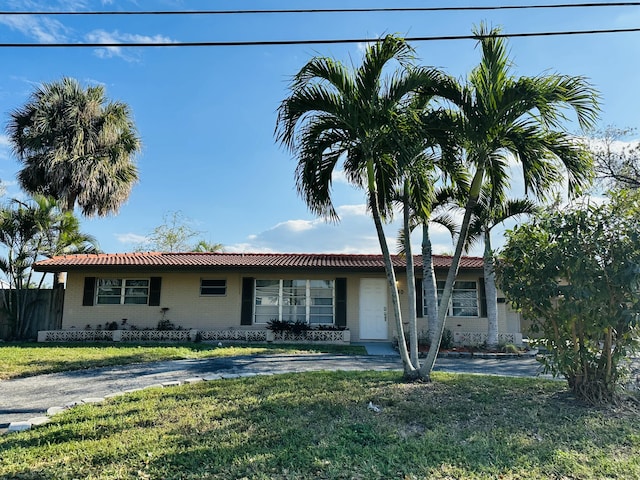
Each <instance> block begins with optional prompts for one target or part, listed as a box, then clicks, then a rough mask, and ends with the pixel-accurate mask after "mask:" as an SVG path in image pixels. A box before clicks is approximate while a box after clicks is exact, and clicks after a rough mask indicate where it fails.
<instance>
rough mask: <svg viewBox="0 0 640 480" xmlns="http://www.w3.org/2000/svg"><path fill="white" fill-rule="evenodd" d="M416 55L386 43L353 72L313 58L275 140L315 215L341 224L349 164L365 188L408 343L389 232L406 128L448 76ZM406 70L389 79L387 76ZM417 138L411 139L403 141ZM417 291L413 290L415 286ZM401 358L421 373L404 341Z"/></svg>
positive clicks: (408, 370) (408, 153)
mask: <svg viewBox="0 0 640 480" xmlns="http://www.w3.org/2000/svg"><path fill="white" fill-rule="evenodd" d="M413 57H414V51H413V49H412V48H411V47H410V46H409V45H408V44H407V43H406V42H405V41H404V40H402V39H399V38H397V37H394V36H391V35H389V36H386V37H385V38H384V39H382V40H381V41H379V42H377V43H375V44H373V45H370V46H369V47H368V48H367V51H366V54H365V57H364V60H363V62H362V64H361V65H360V66H359V67H357V68H356V67H354V68H353V70H351V69H349V68H347V67H345V66H344V65H342V64H341V63H339V62H337V61H335V60H333V59H330V58H324V57H316V58H313V59H311V60H310V61H309V62H308V63H307V64H306V65H304V66H303V67H302V69H301V70H300V71H299V72H298V73H297V74H296V75H295V76H294V77H293V80H292V82H291V85H290V90H291V94H290V96H289V97H288V98H286V99H285V100H283V102H282V103H281V104H280V107H279V110H278V119H277V127H276V137H277V139H278V141H280V142H281V143H282V144H283V145H284V146H286V147H287V148H289V149H290V150H291V151H292V152H293V153H294V155H295V156H296V157H297V160H298V165H297V169H296V173H295V177H296V185H297V188H298V192H299V193H300V194H301V196H302V197H303V198H304V200H305V202H306V203H307V206H308V207H309V209H310V210H311V211H313V212H314V213H316V214H318V215H321V216H324V217H327V218H330V219H332V220H338V216H337V213H336V211H335V208H334V206H333V202H332V198H331V185H332V174H333V172H334V170H335V168H336V166H337V165H338V164H339V163H342V166H343V169H344V172H345V175H346V177H347V179H348V180H349V181H350V182H351V183H352V184H354V185H355V186H357V187H359V188H362V189H364V191H365V192H366V194H367V198H368V207H369V210H370V211H371V215H372V217H373V221H374V225H375V228H376V233H377V235H378V241H379V243H380V248H381V250H382V255H383V258H384V263H385V271H386V276H387V282H388V288H389V292H390V295H391V300H392V308H393V312H394V316H395V319H396V328H397V331H398V336H399V338H403V336H404V327H403V322H402V315H401V312H400V302H399V296H398V289H397V285H396V277H395V271H394V269H393V265H392V262H391V255H390V252H389V247H388V245H387V242H386V238H385V235H384V231H383V222H384V221H385V220H387V219H389V218H390V217H391V215H392V213H393V210H392V200H393V196H394V191H395V188H396V187H397V186H398V185H399V184H402V182H403V178H404V170H405V168H406V167H407V165H406V162H407V160H408V159H410V158H413V156H414V155H413V153H414V150H408V146H409V145H410V142H411V141H412V140H414V138H413V135H412V134H411V132H412V130H411V128H409V130H407V123H408V122H409V121H410V120H411V118H412V117H413V115H412V113H414V111H415V110H414V109H416V108H418V107H422V106H423V105H419V104H417V103H416V102H417V101H418V100H419V99H418V98H417V95H416V94H417V91H418V89H422V90H423V93H425V98H426V99H427V100H428V99H429V98H430V97H431V96H432V94H431V93H429V92H426V91H427V90H429V89H431V90H433V89H437V85H438V84H439V82H441V81H442V77H443V76H442V74H441V73H440V72H439V71H437V70H433V69H427V68H418V67H415V66H413V65H412V63H411V62H412V61H413ZM394 65H399V67H398V70H397V71H395V72H394V73H393V74H391V75H389V76H385V75H384V73H385V71H387V70H388V69H392V68H393V66H394ZM407 131H409V132H410V134H409V135H408V136H405V135H404V134H406V133H407ZM408 287H410V286H408ZM400 354H401V356H402V360H403V363H404V369H405V374H407V375H409V374H412V372H415V371H416V366H415V365H414V364H413V363H412V362H411V359H410V358H409V354H408V351H407V348H406V345H405V344H404V342H400Z"/></svg>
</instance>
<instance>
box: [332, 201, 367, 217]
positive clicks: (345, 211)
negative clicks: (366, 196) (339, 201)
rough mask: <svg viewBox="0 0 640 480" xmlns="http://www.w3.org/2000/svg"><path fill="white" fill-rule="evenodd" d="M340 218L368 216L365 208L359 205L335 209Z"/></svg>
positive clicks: (342, 206)
mask: <svg viewBox="0 0 640 480" xmlns="http://www.w3.org/2000/svg"><path fill="white" fill-rule="evenodd" d="M336 211H337V212H338V215H339V216H340V218H342V217H365V216H367V215H368V213H367V206H366V205H365V204H361V205H340V206H338V207H336Z"/></svg>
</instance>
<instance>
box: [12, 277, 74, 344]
mask: <svg viewBox="0 0 640 480" xmlns="http://www.w3.org/2000/svg"><path fill="white" fill-rule="evenodd" d="M5 293H7V292H5ZM27 302H28V303H29V304H30V308H32V309H33V317H32V321H31V325H30V328H29V330H28V331H27V333H26V335H25V336H24V339H36V338H37V337H38V331H39V330H57V329H60V328H61V327H62V305H63V303H64V289H63V288H56V289H41V290H39V291H38V290H35V289H34V290H29V291H28V294H27ZM11 337H12V325H11V320H10V318H9V314H8V313H7V312H6V311H4V310H0V339H3V340H8V339H11Z"/></svg>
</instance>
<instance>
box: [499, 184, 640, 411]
mask: <svg viewBox="0 0 640 480" xmlns="http://www.w3.org/2000/svg"><path fill="white" fill-rule="evenodd" d="M637 200H638V197H637V194H630V193H627V192H617V193H616V194H612V195H611V196H610V199H609V201H607V202H606V203H605V204H602V205H593V204H591V205H589V204H586V205H585V204H582V205H579V206H573V207H569V208H566V209H563V210H562V211H553V212H548V213H544V214H541V215H539V216H538V217H536V218H535V219H533V220H532V221H531V222H530V223H528V224H525V225H521V226H518V227H516V228H514V229H513V230H512V231H510V232H508V233H507V243H506V246H505V248H504V249H503V251H502V254H501V259H500V261H499V262H498V266H497V273H498V277H499V282H500V284H501V288H502V290H503V291H504V293H505V294H506V295H507V297H508V298H509V299H510V300H511V301H513V302H514V304H515V306H516V307H517V308H518V309H519V310H521V311H522V313H523V315H524V316H525V317H526V318H528V319H531V320H533V328H534V329H536V330H538V331H540V332H541V333H542V337H543V339H542V340H541V343H542V344H543V346H544V347H546V349H547V350H548V352H549V353H548V355H546V356H544V357H541V359H542V361H543V362H544V365H545V369H546V371H548V372H552V373H553V374H554V375H563V376H564V377H565V378H566V379H567V381H568V382H569V386H570V388H571V389H572V390H573V392H574V393H575V394H576V395H577V396H578V397H580V398H582V399H584V400H586V401H588V402H590V403H602V402H610V401H612V400H613V399H614V398H615V393H616V387H617V386H618V385H619V383H620V380H621V376H622V375H623V373H624V368H623V367H624V364H625V362H624V359H625V358H626V357H627V356H628V355H629V354H630V353H631V352H632V351H633V350H634V349H635V348H637V346H638V313H639V300H640V285H639V280H640V219H639V211H638V208H637Z"/></svg>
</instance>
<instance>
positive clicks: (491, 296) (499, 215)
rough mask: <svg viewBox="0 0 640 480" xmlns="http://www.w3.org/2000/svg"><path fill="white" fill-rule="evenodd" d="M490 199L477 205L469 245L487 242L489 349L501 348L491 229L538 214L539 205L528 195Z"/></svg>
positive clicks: (485, 278)
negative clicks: (522, 216)
mask: <svg viewBox="0 0 640 480" xmlns="http://www.w3.org/2000/svg"><path fill="white" fill-rule="evenodd" d="M491 200H492V199H491V198H488V197H487V196H484V197H481V198H480V199H479V201H478V203H477V204H476V206H475V208H474V211H473V217H472V220H471V225H470V227H469V237H468V238H467V248H468V249H470V248H471V247H472V246H473V244H474V243H475V242H476V241H478V240H480V239H482V241H483V242H484V252H483V254H482V260H483V271H484V289H485V292H484V293H485V297H486V299H487V323H488V328H487V348H489V349H495V348H497V347H498V289H497V287H496V277H495V270H494V262H493V249H492V247H491V230H493V229H494V228H495V227H497V226H498V225H500V224H502V223H504V222H505V221H507V220H509V219H510V218H514V217H519V216H521V215H531V214H533V213H535V211H536V205H535V203H534V202H533V201H531V200H529V199H526V198H523V199H513V200H503V201H498V202H492V201H491Z"/></svg>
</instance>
